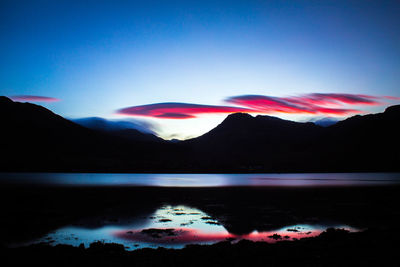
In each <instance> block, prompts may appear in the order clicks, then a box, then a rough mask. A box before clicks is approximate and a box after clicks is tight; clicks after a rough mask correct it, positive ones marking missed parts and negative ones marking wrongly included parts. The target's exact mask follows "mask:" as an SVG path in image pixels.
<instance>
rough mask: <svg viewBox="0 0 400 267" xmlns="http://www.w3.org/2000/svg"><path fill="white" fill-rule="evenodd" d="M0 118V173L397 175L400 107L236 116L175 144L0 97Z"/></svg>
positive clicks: (242, 114) (240, 114)
mask: <svg viewBox="0 0 400 267" xmlns="http://www.w3.org/2000/svg"><path fill="white" fill-rule="evenodd" d="M0 114H2V116H1V120H0V124H1V125H2V131H1V132H0V147H1V148H2V151H3V153H2V157H1V165H0V171H66V172H75V171H77V172H349V171H350V172H353V171H399V170H400V166H399V165H400V164H398V163H399V162H400V152H399V151H400V145H399V140H398V137H397V135H398V131H397V130H396V129H397V127H398V123H399V121H400V120H399V119H400V105H397V106H392V107H388V108H387V109H386V110H385V111H384V112H383V113H377V114H368V115H362V116H360V115H357V116H353V117H350V118H347V119H345V120H343V121H340V122H338V123H336V124H334V125H331V126H328V127H321V126H318V125H316V124H314V123H312V122H294V121H288V120H283V119H280V118H277V117H272V116H260V115H259V116H256V117H253V116H251V115H249V114H246V113H235V114H230V115H229V116H227V118H226V119H225V120H224V121H223V122H222V123H221V124H219V125H218V126H217V127H215V128H214V129H212V130H210V131H209V132H207V133H205V134H204V135H202V136H199V137H197V138H193V139H189V140H185V141H180V142H167V141H164V140H163V141H158V140H155V139H151V140H148V139H146V138H144V139H141V138H137V139H135V138H126V137H123V136H120V135H118V134H115V133H113V134H110V133H109V132H104V131H99V130H93V129H89V128H85V127H83V126H80V125H78V124H76V123H74V122H71V121H69V120H67V119H64V118H63V117H61V116H59V115H57V114H55V113H53V112H51V111H50V110H47V109H45V108H44V107H41V106H39V105H34V104H30V103H18V102H13V101H12V100H10V99H8V98H5V97H0ZM128 130H129V129H128ZM141 134H143V133H141Z"/></svg>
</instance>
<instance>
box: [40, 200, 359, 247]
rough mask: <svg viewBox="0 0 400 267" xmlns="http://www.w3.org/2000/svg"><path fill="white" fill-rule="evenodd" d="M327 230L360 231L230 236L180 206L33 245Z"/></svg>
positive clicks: (167, 242)
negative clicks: (129, 221) (117, 224)
mask: <svg viewBox="0 0 400 267" xmlns="http://www.w3.org/2000/svg"><path fill="white" fill-rule="evenodd" d="M328 227H335V228H342V229H346V230H348V231H357V229H354V228H351V227H349V226H346V225H292V226H287V227H283V228H281V229H276V230H273V231H265V232H258V231H253V232H252V233H249V234H244V235H235V234H232V233H229V232H228V231H227V230H226V229H225V227H223V226H222V225H221V224H220V223H219V222H218V221H217V220H216V219H214V218H212V217H210V216H209V215H208V214H206V213H204V212H202V211H201V210H199V209H195V208H191V207H187V206H183V205H178V206H170V205H168V206H163V207H161V208H159V209H158V210H157V211H155V212H154V213H153V214H152V215H151V216H149V217H147V218H143V217H139V218H135V219H133V220H132V223H130V224H129V225H125V226H115V225H114V226H113V225H109V226H105V227H99V228H95V229H87V228H84V227H75V226H74V227H72V226H70V227H64V228H61V229H58V230H56V231H54V232H52V233H50V234H48V235H46V236H44V237H42V238H40V239H38V240H36V241H35V242H33V243H39V242H47V243H50V244H53V245H56V244H70V245H74V246H78V245H79V244H81V243H83V244H85V246H88V245H89V244H90V243H92V242H96V241H104V242H115V243H120V244H123V245H124V246H125V247H126V248H127V249H137V248H144V247H153V248H155V247H158V246H162V247H167V248H183V247H184V246H185V245H187V244H213V243H216V242H220V241H226V240H229V241H232V242H237V241H239V240H242V239H247V240H252V241H265V242H270V243H273V242H277V241H281V240H295V239H300V238H304V237H313V236H317V235H319V234H320V233H321V232H323V231H325V230H326V229H327V228H328Z"/></svg>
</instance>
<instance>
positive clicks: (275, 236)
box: [268, 234, 282, 240]
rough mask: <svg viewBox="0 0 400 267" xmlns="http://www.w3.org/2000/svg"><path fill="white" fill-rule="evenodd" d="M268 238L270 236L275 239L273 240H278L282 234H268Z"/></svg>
mask: <svg viewBox="0 0 400 267" xmlns="http://www.w3.org/2000/svg"><path fill="white" fill-rule="evenodd" d="M268 237H269V238H272V239H275V240H279V239H282V236H281V235H278V234H273V235H270V236H268Z"/></svg>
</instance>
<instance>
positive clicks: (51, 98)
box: [10, 95, 60, 102]
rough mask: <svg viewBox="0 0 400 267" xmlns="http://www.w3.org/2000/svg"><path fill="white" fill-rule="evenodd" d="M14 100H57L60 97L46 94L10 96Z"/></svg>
mask: <svg viewBox="0 0 400 267" xmlns="http://www.w3.org/2000/svg"><path fill="white" fill-rule="evenodd" d="M10 98H11V99H12V100H14V101H20V102H22V101H24V102H58V101H60V99H58V98H54V97H47V96H35V95H17V96H11V97H10Z"/></svg>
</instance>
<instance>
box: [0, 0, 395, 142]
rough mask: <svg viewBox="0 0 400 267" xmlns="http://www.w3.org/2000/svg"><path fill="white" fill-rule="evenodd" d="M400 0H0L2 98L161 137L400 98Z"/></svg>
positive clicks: (352, 109) (375, 108)
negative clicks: (235, 119) (233, 119)
mask: <svg viewBox="0 0 400 267" xmlns="http://www.w3.org/2000/svg"><path fill="white" fill-rule="evenodd" d="M399 14H400V1H367V0H360V1H250V0H247V1H215V0H214V1H204V0H203V1H116V0H114V1H111V0H110V1H100V0H99V1H94V0H93V1H61V0H57V1H54V0H51V1H42V0H37V1H34V0H31V1H22V0H10V1H8V0H1V1H0V95H5V96H8V97H11V98H13V99H14V100H16V101H22V102H25V101H27V102H32V103H36V104H39V105H43V106H45V107H47V108H49V109H50V110H52V111H53V112H55V113H57V114H60V115H62V116H64V117H66V118H71V119H72V118H83V117H92V116H96V117H103V118H108V119H119V120H125V119H128V120H131V119H134V120H140V121H145V122H146V123H148V124H149V125H150V124H151V125H153V127H154V130H155V131H156V132H157V133H158V135H160V136H161V137H163V138H166V139H171V138H180V139H184V138H189V137H194V136H198V135H200V134H203V133H205V132H207V131H209V130H210V129H211V128H213V127H215V126H216V125H217V124H218V123H220V122H221V121H222V120H223V119H224V118H225V117H226V116H227V115H228V114H229V113H233V112H248V113H251V114H254V115H256V114H266V115H272V116H277V117H280V118H285V119H293V120H297V121H308V120H311V119H315V118H323V117H339V118H345V117H348V116H352V115H355V114H365V113H370V112H381V111H383V110H384V109H385V108H386V107H387V106H389V105H394V104H399V103H400V89H399V85H400V16H399Z"/></svg>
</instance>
